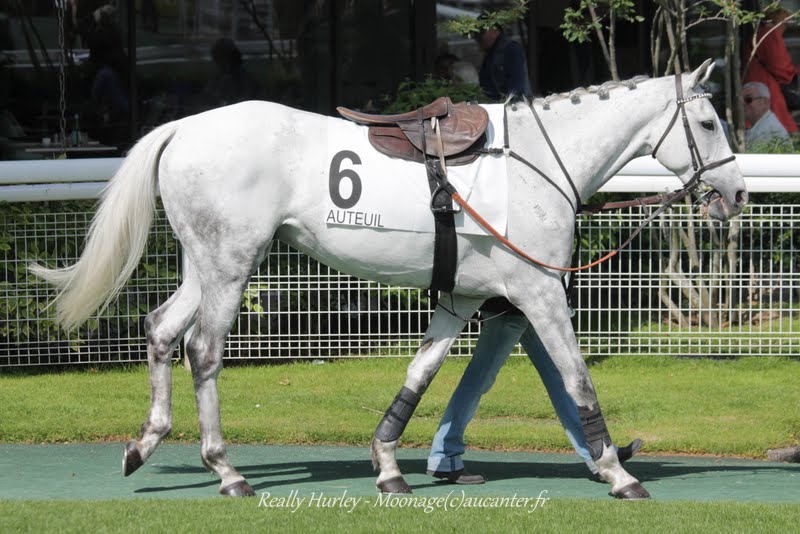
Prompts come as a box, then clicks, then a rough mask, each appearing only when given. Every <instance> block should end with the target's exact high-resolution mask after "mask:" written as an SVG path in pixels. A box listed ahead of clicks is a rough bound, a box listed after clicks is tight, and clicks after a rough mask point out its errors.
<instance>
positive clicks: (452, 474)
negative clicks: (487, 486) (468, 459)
mask: <svg viewBox="0 0 800 534" xmlns="http://www.w3.org/2000/svg"><path fill="white" fill-rule="evenodd" d="M427 473H428V474H429V475H431V476H432V477H434V478H441V479H442V480H447V481H448V482H450V483H451V484H463V485H465V486H471V485H473V484H483V483H484V482H486V479H485V478H483V475H471V474H470V473H467V471H466V470H465V469H459V470H458V471H431V470H430V469H428V471H427Z"/></svg>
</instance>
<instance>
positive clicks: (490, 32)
mask: <svg viewBox="0 0 800 534" xmlns="http://www.w3.org/2000/svg"><path fill="white" fill-rule="evenodd" d="M477 40H478V45H479V46H480V47H481V50H483V51H484V53H485V54H486V55H485V56H484V58H483V64H482V65H481V70H480V73H479V79H480V85H481V87H482V88H483V90H484V91H485V92H486V95H487V96H488V97H489V98H491V99H492V100H501V99H502V98H504V97H506V96H508V95H510V94H511V93H514V94H517V95H523V96H532V95H533V91H532V90H531V82H530V79H529V78H528V64H527V61H526V59H525V52H524V51H523V49H522V45H520V44H519V43H518V42H516V41H512V40H511V39H510V38H509V37H508V36H507V35H506V33H505V31H503V28H501V27H499V26H493V27H491V28H487V29H484V30H482V31H481V32H480V33H479V34H478V36H477Z"/></svg>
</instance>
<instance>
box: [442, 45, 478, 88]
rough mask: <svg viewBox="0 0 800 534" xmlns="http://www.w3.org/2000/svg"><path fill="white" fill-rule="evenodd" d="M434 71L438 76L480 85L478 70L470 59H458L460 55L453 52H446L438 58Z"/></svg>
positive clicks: (443, 78)
mask: <svg viewBox="0 0 800 534" xmlns="http://www.w3.org/2000/svg"><path fill="white" fill-rule="evenodd" d="M434 72H435V74H436V77H437V78H441V79H442V80H451V81H453V82H461V83H468V84H472V85H478V84H479V79H478V71H477V70H476V69H475V67H474V66H473V65H472V63H470V62H468V61H464V60H461V59H458V56H456V55H455V54H451V53H449V52H448V53H444V54H441V55H439V56H438V57H437V58H436V64H435V67H434Z"/></svg>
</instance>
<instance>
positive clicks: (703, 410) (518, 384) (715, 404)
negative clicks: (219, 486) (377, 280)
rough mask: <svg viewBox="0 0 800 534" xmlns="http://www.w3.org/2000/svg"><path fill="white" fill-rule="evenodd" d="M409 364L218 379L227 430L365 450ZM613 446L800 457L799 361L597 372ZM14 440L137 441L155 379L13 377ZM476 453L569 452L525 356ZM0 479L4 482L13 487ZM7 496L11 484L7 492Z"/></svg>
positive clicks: (78, 373) (209, 510) (30, 526)
mask: <svg viewBox="0 0 800 534" xmlns="http://www.w3.org/2000/svg"><path fill="white" fill-rule="evenodd" d="M408 362H409V360H408V359H397V358H395V359H372V360H353V361H341V362H333V363H328V364H325V365H311V364H306V363H297V364H289V365H272V366H259V367H235V368H230V369H226V370H225V371H223V374H222V376H221V380H220V391H221V395H222V409H223V414H222V417H223V427H224V429H225V433H226V436H227V438H228V439H229V441H232V442H241V443H326V444H338V443H343V444H353V445H362V446H366V444H367V443H368V442H369V440H370V439H371V437H372V432H373V431H374V428H375V425H376V424H377V422H378V420H379V419H380V417H381V414H382V413H383V411H384V410H385V409H386V407H387V406H388V404H389V403H390V402H391V400H392V398H393V397H394V395H395V393H396V392H397V390H398V389H399V388H400V385H401V384H402V383H403V380H404V377H405V368H406V366H407V365H408ZM466 363H467V360H466V359H450V360H448V361H447V362H445V364H444V366H443V367H442V370H441V371H440V373H439V376H438V377H437V379H436V380H435V382H434V384H433V385H432V386H431V388H430V390H429V391H428V393H427V394H426V395H425V396H424V399H423V401H422V403H421V404H420V406H419V409H418V411H417V414H416V416H415V417H414V419H413V420H412V422H411V423H410V424H409V427H408V429H407V431H406V434H405V436H404V438H403V441H404V443H403V446H405V447H407V446H414V445H416V446H420V447H427V446H429V443H430V439H431V436H432V434H433V432H434V430H435V428H436V425H437V424H438V418H439V417H440V415H441V413H442V411H443V409H444V406H445V404H446V402H447V399H448V398H449V395H450V393H451V392H452V390H453V388H454V387H455V384H456V383H457V381H458V378H459V377H460V375H461V372H462V371H463V369H464V366H465V365H466ZM591 371H592V376H593V379H594V382H595V385H596V387H597V390H598V392H599V396H600V400H601V402H602V406H603V408H604V411H605V414H606V418H607V421H608V424H609V427H610V429H611V433H612V436H614V437H615V439H616V441H618V442H621V441H625V440H627V439H630V438H633V437H642V438H643V439H644V440H645V442H646V451H647V452H695V453H712V454H731V455H740V456H752V457H763V456H764V453H765V451H766V449H768V448H772V447H781V446H787V445H791V444H797V443H798V435H799V434H800V415H799V414H800V410H798V407H800V388H798V387H797V379H798V376H800V373H798V371H800V360H797V359H794V360H792V359H781V358H741V359H736V360H709V359H674V358H669V357H662V356H654V357H616V358H608V359H605V360H603V361H600V362H599V363H596V364H592V365H591ZM173 378H174V384H175V389H174V429H173V435H172V437H171V438H170V439H171V440H182V441H194V440H197V439H198V435H197V420H196V412H195V408H194V396H193V393H192V385H191V379H190V377H189V375H188V374H187V373H186V372H185V371H184V370H183V369H182V368H181V367H175V368H174V369H173ZM0 403H2V406H3V412H2V416H0V441H2V442H6V443H40V442H64V441H70V442H86V441H106V440H108V439H127V438H130V437H132V436H133V435H134V434H135V433H136V432H137V431H138V428H139V425H140V424H141V423H142V422H143V421H144V419H145V417H146V413H147V407H148V405H149V387H148V385H147V370H146V367H144V366H134V367H130V368H127V369H121V368H111V369H101V370H71V371H62V372H57V373H41V372H35V373H25V372H22V371H12V372H9V371H7V370H6V371H4V372H3V374H2V375H0ZM467 438H468V441H469V443H470V446H473V447H484V448H497V449H527V450H534V449H539V450H561V449H567V448H568V442H567V440H566V438H565V437H564V435H563V431H562V430H561V428H560V426H559V425H558V423H557V422H556V420H555V419H554V415H553V410H552V407H551V406H550V404H549V402H548V400H547V397H546V394H545V393H544V390H543V388H542V386H541V383H540V382H539V379H538V378H537V377H536V376H535V373H534V371H533V368H532V366H531V365H530V363H529V362H528V361H527V359H525V358H512V359H511V361H509V363H508V364H507V365H506V366H505V367H504V368H503V370H502V371H501V373H500V376H499V377H498V381H497V384H496V385H495V387H494V388H493V389H492V391H491V392H490V393H489V394H487V395H486V397H485V398H484V402H483V403H482V405H481V408H480V410H479V412H478V415H477V416H476V418H475V420H474V421H473V424H472V425H471V427H470V428H469V430H468V435H467ZM1 477H2V474H1V473H0V480H2V478H1ZM4 483H8V481H5V482H4ZM799 523H800V506H799V505H785V504H756V503H732V502H686V503H681V502H658V501H654V502H639V503H631V502H618V501H613V500H610V499H609V500H595V499H552V500H550V501H549V502H548V503H547V505H546V506H545V507H544V508H541V509H539V510H536V511H534V512H533V513H530V514H529V513H527V510H524V509H513V508H498V509H491V508H479V509H461V510H458V511H452V510H450V511H444V510H441V509H438V510H434V511H432V512H431V513H425V512H424V511H423V510H421V509H417V508H403V509H396V508H395V509H392V508H376V507H372V506H360V507H357V508H356V509H355V510H354V512H353V513H351V514H348V513H346V511H344V510H331V509H319V508H307V509H302V510H298V512H297V513H295V514H292V513H291V510H290V509H274V508H273V509H265V508H259V507H258V499H245V500H239V499H221V498H215V499H196V500H189V499H183V500H178V499H163V500H157V499H133V500H125V501H118V500H106V501H96V502H91V501H66V500H65V501H61V500H58V501H25V500H21V501H0V532H36V533H39V532H81V533H82V532H167V531H168V532H176V533H181V532H230V531H234V530H247V531H273V530H280V531H281V532H287V533H292V532H304V533H305V532H320V531H324V532H348V533H357V532H386V531H408V532H417V531H426V532H458V533H461V532H531V531H534V532H536V531H539V532H559V533H561V532H573V531H583V530H588V531H590V532H623V531H627V532H648V533H649V532H656V533H658V532H665V533H666V532H670V533H672V532H704V533H706V532H709V533H716V532H720V533H723V532H724V533H732V532H748V533H749V532H791V531H796V530H797V525H798V524H799Z"/></svg>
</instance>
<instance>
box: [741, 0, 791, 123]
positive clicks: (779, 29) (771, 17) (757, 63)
mask: <svg viewBox="0 0 800 534" xmlns="http://www.w3.org/2000/svg"><path fill="white" fill-rule="evenodd" d="M788 16H789V12H788V11H787V10H786V9H783V8H776V9H770V10H768V11H767V12H766V18H765V19H764V22H762V23H761V24H760V25H759V27H758V31H757V32H756V42H760V44H759V45H758V47H757V48H756V51H755V55H753V59H752V61H750V65H749V67H748V68H747V72H746V73H745V79H744V81H745V82H761V83H763V84H764V85H766V86H767V88H768V90H769V93H770V95H771V97H772V98H771V109H772V112H773V113H774V114H775V116H776V117H777V118H778V120H779V121H780V122H781V124H782V125H783V127H784V128H785V129H786V131H787V132H789V133H793V132H796V131H797V124H796V123H795V122H794V119H793V118H792V115H791V113H789V110H788V108H787V107H786V100H785V99H784V98H783V93H782V92H781V85H782V84H787V83H789V82H790V81H791V80H792V78H794V76H795V75H796V74H797V73H798V70H800V69H798V67H797V66H796V65H794V64H793V63H792V59H791V56H789V51H788V50H787V49H786V43H785V42H784V40H783V32H784V30H785V29H786V25H785V24H784V23H783V22H784V21H785V20H786V18H787V17H788ZM750 56H751V50H750V49H747V50H746V51H745V61H748V60H749V58H750Z"/></svg>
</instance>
